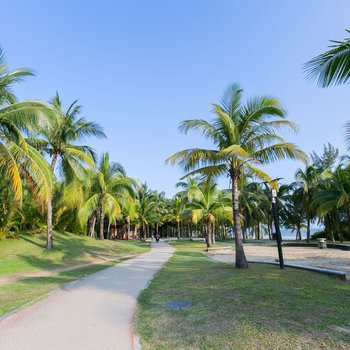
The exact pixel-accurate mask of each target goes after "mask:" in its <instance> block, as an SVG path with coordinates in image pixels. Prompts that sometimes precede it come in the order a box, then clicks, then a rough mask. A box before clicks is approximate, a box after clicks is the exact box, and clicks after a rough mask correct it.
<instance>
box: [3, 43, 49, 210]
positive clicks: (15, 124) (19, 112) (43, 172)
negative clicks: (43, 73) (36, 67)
mask: <svg viewBox="0 0 350 350" xmlns="http://www.w3.org/2000/svg"><path fill="white" fill-rule="evenodd" d="M31 75H33V72H32V71H31V70H29V69H21V68H19V69H16V70H14V71H10V70H9V69H8V68H7V65H6V63H5V57H4V52H3V50H2V49H1V47H0V170H1V172H2V173H3V174H4V176H5V177H6V179H8V181H9V185H10V187H11V188H12V190H13V193H14V197H15V199H16V201H17V202H18V203H20V204H21V202H22V195H23V191H22V179H23V178H25V179H26V180H27V182H28V185H29V187H30V188H31V189H32V190H33V193H34V195H35V197H36V198H37V199H38V200H39V201H43V200H44V201H45V200H47V198H48V197H49V196H50V192H51V187H52V176H51V174H50V170H49V167H48V164H47V162H46V160H45V159H44V158H43V157H42V156H41V154H40V153H39V152H37V151H36V150H35V149H34V148H33V147H32V146H31V145H29V144H28V143H27V142H26V140H25V137H24V135H23V133H24V134H26V133H28V132H29V131H31V130H33V129H36V128H37V127H38V125H39V123H40V124H46V123H47V116H48V115H49V114H50V112H51V108H50V106H49V105H48V104H46V103H44V102H41V101H24V102H17V100H16V97H15V95H14V94H13V92H12V86H13V84H14V83H17V82H20V81H22V80H23V79H24V78H25V77H27V76H31Z"/></svg>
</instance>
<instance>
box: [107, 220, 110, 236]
mask: <svg viewBox="0 0 350 350" xmlns="http://www.w3.org/2000/svg"><path fill="white" fill-rule="evenodd" d="M110 229H111V222H110V220H108V228H107V239H109V238H110V235H109V230H110Z"/></svg>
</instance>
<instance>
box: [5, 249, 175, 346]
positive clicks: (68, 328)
mask: <svg viewBox="0 0 350 350" xmlns="http://www.w3.org/2000/svg"><path fill="white" fill-rule="evenodd" d="M174 251H175V249H174V248H172V247H171V246H170V245H169V244H167V243H165V242H160V243H158V244H157V243H154V244H152V250H151V252H149V253H144V254H141V255H139V256H137V257H135V258H133V259H130V260H127V261H125V262H122V263H120V264H117V265H115V266H113V267H110V268H108V269H106V270H103V271H100V272H97V273H94V274H92V275H89V276H87V277H84V278H82V279H80V280H77V281H75V282H71V283H69V284H67V285H65V286H64V287H63V288H61V289H60V290H59V291H57V292H55V293H53V294H52V295H51V296H49V297H48V298H46V299H45V300H43V301H41V302H39V303H37V304H34V305H32V306H30V307H28V308H26V309H24V310H22V311H20V312H18V313H16V314H14V315H12V316H10V317H8V318H6V319H4V320H2V321H1V322H0V348H1V350H22V349H23V350H24V349H25V350H44V349H45V350H62V349H64V350H80V349H84V350H109V349H114V350H124V349H125V350H130V349H132V347H133V341H132V318H133V314H134V311H135V306H136V298H137V296H138V295H139V293H140V291H141V290H142V289H144V287H145V286H146V285H147V283H148V281H150V280H151V278H152V277H153V275H154V274H155V273H156V272H158V271H159V270H160V268H161V267H162V266H163V264H164V263H165V262H166V261H167V260H168V259H169V258H170V257H171V255H172V254H173V252H174Z"/></svg>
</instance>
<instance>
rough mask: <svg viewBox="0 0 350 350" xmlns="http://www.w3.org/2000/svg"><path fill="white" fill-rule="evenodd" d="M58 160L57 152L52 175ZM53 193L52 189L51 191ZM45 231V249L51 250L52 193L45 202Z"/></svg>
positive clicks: (53, 159) (52, 164)
mask: <svg viewBox="0 0 350 350" xmlns="http://www.w3.org/2000/svg"><path fill="white" fill-rule="evenodd" d="M57 158H58V152H54V154H53V158H52V162H51V170H52V173H54V171H55V165H56V162H57ZM52 192H53V189H52ZM46 223H47V231H46V249H48V250H50V249H52V248H53V238H52V193H51V196H50V197H49V199H48V200H47V220H46Z"/></svg>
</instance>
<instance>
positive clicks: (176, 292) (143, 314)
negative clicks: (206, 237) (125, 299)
mask: <svg viewBox="0 0 350 350" xmlns="http://www.w3.org/2000/svg"><path fill="white" fill-rule="evenodd" d="M174 247H176V249H177V251H176V253H175V254H174V256H173V257H172V258H171V259H170V260H169V262H168V263H167V264H166V265H165V266H164V268H163V269H162V270H161V271H160V272H159V273H158V274H157V275H156V277H155V278H154V280H153V281H152V282H151V284H150V286H149V287H148V288H147V289H146V290H144V291H143V292H142V293H141V295H140V297H139V303H138V311H137V322H136V327H137V332H138V334H139V335H140V338H141V343H142V345H143V349H146V350H147V349H152V350H155V349H189V350H190V349H210V350H213V349H239V350H244V349H247V350H251V349H291V350H294V349H350V345H349V344H350V312H349V310H350V284H349V283H345V282H342V281H341V280H338V279H336V278H332V277H328V276H323V275H320V274H316V273H312V272H307V271H300V270H295V269H291V268H289V269H288V268H286V269H285V270H280V269H279V268H278V267H275V266H269V265H263V264H250V267H249V269H248V270H239V269H235V268H234V267H233V266H231V265H229V264H222V263H219V262H214V261H211V260H209V259H208V258H207V257H206V256H205V255H203V253H202V251H203V249H204V248H205V244H203V243H191V242H178V243H177V244H176V245H174ZM178 299H187V300H188V299H189V300H192V302H193V305H192V307H191V308H189V309H184V310H168V309H166V308H164V306H163V305H164V303H165V302H167V301H170V300H178ZM337 327H339V328H337ZM347 330H348V331H349V333H346V331H347Z"/></svg>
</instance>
